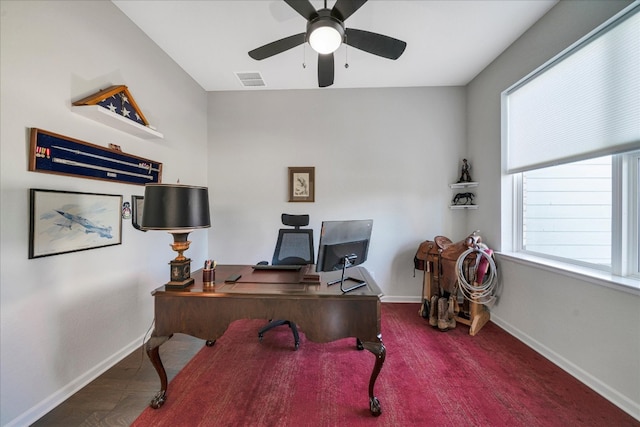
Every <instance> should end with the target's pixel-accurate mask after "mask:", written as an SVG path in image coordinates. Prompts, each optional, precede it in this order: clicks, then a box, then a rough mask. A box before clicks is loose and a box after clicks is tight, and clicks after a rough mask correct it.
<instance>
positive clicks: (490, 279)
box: [456, 246, 498, 305]
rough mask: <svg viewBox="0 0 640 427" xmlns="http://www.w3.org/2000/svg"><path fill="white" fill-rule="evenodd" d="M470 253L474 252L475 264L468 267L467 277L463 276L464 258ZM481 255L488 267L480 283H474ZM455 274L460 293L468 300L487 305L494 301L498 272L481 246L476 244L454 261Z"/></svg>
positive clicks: (491, 258)
mask: <svg viewBox="0 0 640 427" xmlns="http://www.w3.org/2000/svg"><path fill="white" fill-rule="evenodd" d="M471 254H476V256H475V265H474V266H472V267H471V268H469V269H468V270H469V274H468V275H469V276H470V277H469V278H468V279H470V282H471V283H470V282H469V281H468V279H467V277H465V273H464V271H465V265H464V264H465V260H466V259H467V257H468V256H469V255H471ZM482 257H484V258H486V259H487V261H488V263H489V267H488V269H487V272H486V274H485V275H484V278H483V280H482V283H476V277H477V274H476V273H477V271H478V265H479V264H480V260H481V259H482ZM456 274H457V276H458V285H459V287H460V291H461V293H462V295H463V296H464V297H465V298H466V299H467V300H469V301H471V302H475V303H477V304H483V305H488V304H491V303H493V302H494V301H495V299H496V298H495V296H494V292H495V288H496V285H497V283H498V273H497V269H496V264H495V262H494V261H493V257H492V256H491V255H490V254H488V253H487V252H485V251H484V250H483V249H482V248H480V247H478V246H476V247H472V248H469V249H467V250H466V251H464V252H463V253H462V254H461V255H460V256H459V257H458V260H457V261H456Z"/></svg>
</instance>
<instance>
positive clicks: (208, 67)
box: [112, 0, 558, 91]
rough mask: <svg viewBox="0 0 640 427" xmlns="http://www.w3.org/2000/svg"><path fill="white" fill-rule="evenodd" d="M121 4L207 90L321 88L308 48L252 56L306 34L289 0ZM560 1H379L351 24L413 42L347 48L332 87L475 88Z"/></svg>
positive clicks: (131, 0)
mask: <svg viewBox="0 0 640 427" xmlns="http://www.w3.org/2000/svg"><path fill="white" fill-rule="evenodd" d="M112 1H113V3H114V4H115V5H116V6H117V7H118V8H120V9H121V10H122V11H123V12H124V13H125V14H126V15H127V16H128V17H129V18H130V19H131V20H132V21H133V22H134V23H135V24H136V25H137V26H138V27H140V28H141V29H142V31H144V32H145V33H146V34H147V35H148V36H149V37H150V38H151V39H152V40H153V41H154V42H155V43H156V44H157V45H158V46H160V48H162V49H163V50H164V51H165V52H166V53H167V54H168V55H169V56H170V57H171V58H173V60H174V61H175V62H176V63H178V64H179V65H180V66H181V67H182V68H183V69H184V70H185V71H186V72H187V73H188V74H189V75H191V77H193V79H194V80H195V81H197V82H198V83H199V84H200V85H201V86H202V87H203V88H204V89H205V90H207V91H225V90H270V89H271V90H273V89H318V82H317V55H316V54H315V52H314V51H313V50H312V49H311V47H309V45H308V44H305V45H302V46H298V47H295V48H293V49H291V50H288V51H286V52H283V53H280V54H278V55H275V56H272V57H270V58H267V59H264V60H262V61H256V60H254V59H252V58H250V57H249V55H248V54H247V52H248V51H250V50H252V49H255V48H257V47H259V46H262V45H264V44H267V43H270V42H272V41H275V40H278V39H281V38H284V37H287V36H290V35H293V34H298V33H302V32H304V31H305V30H306V20H305V19H304V18H303V17H302V16H300V15H299V14H298V13H297V12H296V11H294V10H293V9H292V8H291V7H289V6H288V5H287V4H286V3H285V2H284V1H282V0H253V1H239V0H231V1H223V0H195V1H191V0H181V1H180V0H179V1H170V0H112ZM557 2H558V0H493V1H486V0H466V1H463V0H444V1H436V0H410V1H401V0H370V1H369V2H368V3H366V4H364V5H363V6H362V7H361V8H360V9H358V10H357V11H356V12H355V13H354V14H353V15H352V16H350V17H349V18H348V19H347V20H346V21H345V26H346V27H347V28H356V29H361V30H367V31H371V32H375V33H381V34H384V35H387V36H391V37H394V38H397V39H400V40H403V41H405V42H407V48H406V50H405V51H404V53H403V55H402V56H401V57H400V58H399V59H397V60H395V61H393V60H389V59H385V58H380V57H378V56H375V55H372V54H369V53H366V52H363V51H361V50H358V49H355V48H352V47H345V46H344V45H343V46H341V47H340V48H339V49H338V51H336V53H335V81H334V84H333V85H332V86H330V88H372V87H415V86H460V85H465V84H467V83H468V82H469V81H471V80H472V79H473V78H474V77H475V76H476V75H477V74H478V73H479V72H480V71H482V70H483V69H484V68H485V67H486V66H487V65H489V64H490V63H491V61H493V60H494V59H495V58H496V57H497V56H498V55H499V54H500V53H502V52H503V51H504V50H505V49H506V48H507V47H508V46H509V45H510V44H511V43H513V42H514V41H515V40H516V39H517V38H518V37H519V36H520V35H521V34H522V33H523V32H524V31H526V30H527V29H528V28H529V27H530V26H531V25H533V24H534V23H535V22H536V21H537V20H538V19H539V18H540V17H542V15H544V14H545V13H546V12H547V11H548V10H549V9H551V8H552V7H553V6H554V5H555V4H556V3H557ZM311 3H312V4H313V6H315V8H316V9H319V8H322V7H323V1H321V0H312V1H311ZM334 3H335V1H334V0H329V1H328V4H327V6H328V7H329V8H331V7H333V4H334ZM345 62H348V64H349V68H348V69H347V68H345V66H344V64H345ZM303 63H306V68H305V67H303V65H302V64H303ZM248 71H258V72H260V73H261V75H262V77H263V79H264V81H265V83H266V87H263V88H251V87H249V88H245V87H244V86H243V85H242V84H241V83H240V80H239V79H238V78H237V77H236V74H235V73H236V72H248ZM330 88H329V89H330ZM323 90H327V89H323Z"/></svg>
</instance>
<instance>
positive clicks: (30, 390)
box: [0, 0, 207, 425]
mask: <svg viewBox="0 0 640 427" xmlns="http://www.w3.org/2000/svg"><path fill="white" fill-rule="evenodd" d="M0 17H1V18H0V19H1V21H0V29H1V34H0V42H1V45H0V52H1V57H0V66H1V68H0V79H1V80H0V82H1V87H0V92H1V97H0V111H1V123H0V138H1V146H0V150H1V151H0V152H1V156H0V157H1V167H0V170H1V178H2V179H1V207H2V211H1V218H0V227H1V228H0V230H1V236H2V240H1V257H0V265H1V269H0V270H1V272H0V277H1V279H0V282H1V286H0V298H1V308H0V315H1V322H2V323H1V326H2V333H1V336H2V338H1V339H2V341H1V344H0V351H1V355H0V359H1V360H2V367H1V373H0V379H1V391H0V396H1V409H0V414H1V415H0V424H1V425H6V424H12V425H27V424H29V423H30V422H32V421H34V420H35V419H37V418H39V417H40V416H41V415H43V414H44V413H46V412H48V410H50V409H52V407H53V406H55V405H57V404H58V403H60V402H61V401H62V400H64V398H66V397H67V396H68V395H69V394H70V393H72V392H74V391H76V390H77V389H78V388H79V387H81V386H82V385H84V384H85V383H86V382H88V381H90V380H91V379H93V378H94V377H95V376H97V375H98V374H100V373H101V371H102V370H105V369H107V368H109V367H110V366H111V365H112V364H113V363H115V362H116V361H118V360H119V359H120V358H122V357H124V356H125V355H126V354H128V353H129V352H130V351H132V350H133V349H134V348H136V347H138V346H139V345H140V344H141V343H142V337H143V335H144V333H145V332H146V331H147V329H148V328H149V326H150V324H151V321H152V318H153V309H152V302H153V301H152V298H151V296H150V292H151V290H153V289H154V288H155V287H157V286H159V285H161V284H162V283H163V282H164V281H166V280H167V279H168V273H169V271H168V266H167V262H168V261H169V260H170V259H171V258H173V257H174V256H175V253H174V252H173V251H171V249H170V247H169V243H170V242H171V237H170V236H169V235H168V234H165V233H156V232H148V233H143V232H140V231H137V230H135V229H134V228H133V227H132V226H131V221H130V220H123V233H122V245H118V246H111V247H108V248H100V249H94V250H89V251H83V252H76V253H71V254H64V255H56V256H50V257H46V258H38V259H33V260H29V259H27V253H28V239H29V195H28V194H29V188H45V189H55V190H68V191H80V192H96V193H107V194H120V195H123V197H124V200H125V201H130V200H131V195H132V194H134V195H142V194H143V193H144V188H143V187H139V186H135V185H125V184H117V183H111V182H103V181H96V180H89V179H83V178H69V177H62V176H54V175H50V174H42V173H35V172H28V171H27V162H28V160H27V158H28V142H27V139H28V138H27V135H28V128H30V127H37V128H41V129H45V130H49V131H53V132H56V133H60V134H63V135H66V136H70V137H73V138H77V139H80V140H82V141H87V142H90V143H93V144H97V145H101V146H107V145H108V143H115V144H118V145H120V146H121V147H122V149H123V151H125V152H127V153H130V154H133V155H137V156H141V157H145V158H149V159H152V160H155V161H159V162H162V163H164V170H163V182H175V181H176V180H177V179H180V181H181V182H182V183H185V184H198V185H205V184H206V181H207V162H206V158H205V156H194V155H193V153H203V152H206V151H207V131H206V126H207V123H206V108H207V105H206V94H205V92H204V91H203V90H202V89H201V88H200V87H199V86H198V85H197V84H196V83H195V82H194V81H193V80H192V79H190V78H189V77H187V76H186V74H185V73H184V71H182V70H181V69H180V68H179V67H178V66H177V65H176V64H175V63H174V62H172V61H171V60H170V59H169V58H168V57H167V56H166V55H165V54H164V53H163V52H162V51H161V50H160V49H159V48H158V47H157V46H156V45H155V44H153V43H152V42H151V41H150V40H149V39H148V38H147V37H146V36H144V34H143V33H142V32H141V31H140V30H139V29H138V28H137V27H135V26H134V25H133V23H131V21H130V20H129V19H128V18H126V17H125V16H124V15H123V14H122V13H121V12H120V10H119V9H117V8H116V7H115V6H114V5H113V4H112V3H111V2H108V1H55V2H54V1H41V2H37V1H28V2H23V1H4V0H3V1H2V2H1V3H0ZM111 84H125V85H127V86H128V87H129V90H130V91H131V93H132V95H133V97H134V98H135V100H136V102H137V103H138V105H139V106H140V108H141V109H142V111H143V113H144V114H145V116H146V117H147V119H148V120H149V121H150V123H151V124H153V125H155V126H156V127H157V128H158V130H159V131H160V132H162V133H163V134H164V136H165V139H161V140H160V139H155V140H145V139H140V138H137V137H134V136H131V135H129V134H126V133H124V132H121V131H118V130H115V129H112V128H110V127H107V126H105V125H103V124H99V123H96V122H94V121H92V120H89V119H87V118H85V117H82V116H80V115H77V114H75V113H73V112H71V108H70V107H71V102H72V101H75V100H77V99H80V98H83V97H85V96H87V95H90V94H92V93H95V92H96V91H98V90H99V89H102V88H105V87H108V86H110V85H111ZM206 235H207V232H206V231H198V232H195V233H193V235H192V236H191V237H192V239H191V240H193V241H194V243H193V244H192V247H191V249H190V250H189V252H188V253H187V254H188V255H190V256H191V257H192V258H193V259H194V264H195V263H197V264H198V265H199V264H201V263H202V262H203V261H204V259H205V258H206Z"/></svg>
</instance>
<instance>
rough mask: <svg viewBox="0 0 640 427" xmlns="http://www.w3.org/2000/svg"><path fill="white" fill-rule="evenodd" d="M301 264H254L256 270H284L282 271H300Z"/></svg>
mask: <svg viewBox="0 0 640 427" xmlns="http://www.w3.org/2000/svg"><path fill="white" fill-rule="evenodd" d="M301 268H302V266H301V265H268V264H257V265H254V266H253V269H254V270H276V271H278V270H282V271H300V269H301Z"/></svg>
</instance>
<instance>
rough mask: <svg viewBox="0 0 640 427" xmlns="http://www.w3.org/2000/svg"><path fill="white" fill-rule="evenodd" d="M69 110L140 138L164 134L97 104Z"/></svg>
mask: <svg viewBox="0 0 640 427" xmlns="http://www.w3.org/2000/svg"><path fill="white" fill-rule="evenodd" d="M71 111H73V112H74V113H77V114H80V115H82V116H85V117H87V118H89V119H92V120H95V121H97V122H100V123H102V124H105V125H107V126H111V127H112V128H114V129H118V130H121V131H123V132H127V133H128V134H131V135H134V136H137V137H140V138H144V139H152V138H160V139H162V138H164V135H162V134H161V133H160V132H158V131H156V130H154V129H151V128H150V127H148V126H143V125H141V124H138V123H136V122H134V121H133V120H129V119H127V118H126V117H123V116H121V115H119V114H116V113H113V112H112V111H110V110H108V109H106V108H104V107H101V106H99V105H79V106H72V107H71Z"/></svg>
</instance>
